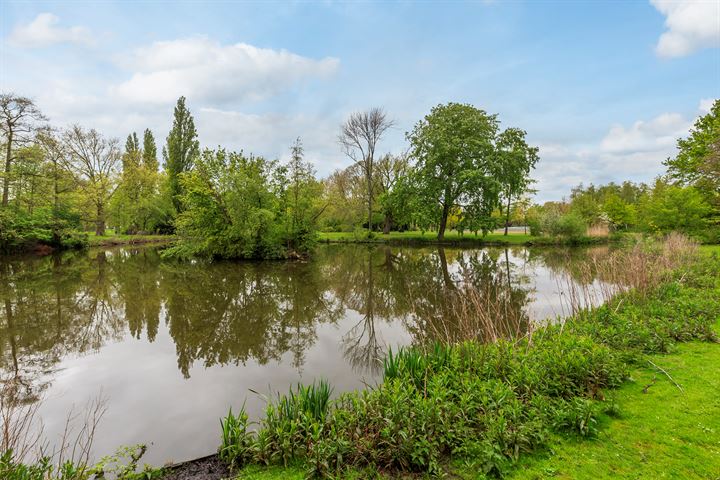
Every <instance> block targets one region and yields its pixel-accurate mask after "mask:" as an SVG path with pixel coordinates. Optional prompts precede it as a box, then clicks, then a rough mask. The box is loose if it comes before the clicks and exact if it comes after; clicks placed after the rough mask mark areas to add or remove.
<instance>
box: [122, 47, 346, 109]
mask: <svg viewBox="0 0 720 480" xmlns="http://www.w3.org/2000/svg"><path fill="white" fill-rule="evenodd" d="M338 63H339V62H338V60H337V59H335V58H329V57H328V58H323V59H321V60H315V59H311V58H307V57H303V56H300V55H297V54H294V53H291V52H288V51H286V50H273V49H269V48H258V47H254V46H252V45H248V44H245V43H237V44H234V45H221V44H220V43H218V42H216V41H213V40H210V39H209V38H207V37H205V36H198V37H192V38H186V39H180V40H173V41H165V42H156V43H153V44H152V45H150V46H147V47H142V48H138V49H137V50H135V51H134V52H133V53H132V54H131V55H129V56H127V57H125V58H123V59H121V61H120V64H121V65H122V66H123V67H125V68H126V69H129V70H131V71H133V72H134V73H133V74H132V77H131V78H130V79H129V80H127V81H126V82H123V83H121V84H120V85H117V86H115V87H113V88H112V89H111V93H114V94H117V95H119V96H120V97H122V98H124V99H126V100H130V101H135V102H150V103H167V102H171V101H174V100H176V99H177V98H178V97H179V96H181V95H185V96H187V97H189V98H193V99H194V100H196V101H200V102H206V103H211V104H220V103H227V102H233V101H242V100H260V99H264V98H267V97H270V96H272V95H275V94H277V93H279V92H281V91H283V90H285V89H287V88H289V87H291V86H293V85H295V84H297V83H298V82H300V81H302V80H304V79H307V78H313V77H326V76H329V75H331V74H333V73H334V72H335V71H336V70H337V67H338Z"/></svg>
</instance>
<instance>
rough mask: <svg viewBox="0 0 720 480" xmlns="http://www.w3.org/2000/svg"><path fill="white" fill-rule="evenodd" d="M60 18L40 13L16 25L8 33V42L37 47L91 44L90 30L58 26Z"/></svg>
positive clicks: (20, 45)
mask: <svg viewBox="0 0 720 480" xmlns="http://www.w3.org/2000/svg"><path fill="white" fill-rule="evenodd" d="M58 23H60V19H59V18H58V17H57V16H56V15H53V14H52V13H41V14H39V15H38V16H37V17H35V19H34V20H33V21H32V22H30V23H28V24H26V25H18V26H16V27H15V29H14V30H13V31H12V32H11V33H10V36H9V37H8V42H9V43H10V44H12V45H15V46H17V47H26V48H37V47H47V46H50V45H55V44H58V43H74V44H77V45H86V46H88V45H92V44H93V38H92V35H91V34H90V30H88V29H87V28H85V27H78V26H76V27H69V28H63V27H60V26H58Z"/></svg>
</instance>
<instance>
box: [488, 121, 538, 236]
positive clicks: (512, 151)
mask: <svg viewBox="0 0 720 480" xmlns="http://www.w3.org/2000/svg"><path fill="white" fill-rule="evenodd" d="M526 135H527V133H526V132H525V131H524V130H520V129H519V128H508V129H506V130H504V131H503V132H502V133H500V134H499V135H498V138H497V141H496V149H497V155H498V157H499V158H498V160H499V161H498V168H499V170H498V172H497V174H496V175H497V177H498V178H499V179H500V183H501V185H502V186H501V190H500V191H501V197H502V198H501V202H500V204H501V206H503V207H504V208H505V234H507V227H508V226H509V224H510V215H511V212H512V201H513V200H514V199H519V198H520V197H521V196H522V195H523V194H525V193H527V192H528V189H529V186H530V184H531V182H532V180H531V179H530V171H531V170H532V169H533V168H535V164H536V163H537V161H538V148H537V147H530V146H529V145H528V144H527V142H526V141H525V136H526Z"/></svg>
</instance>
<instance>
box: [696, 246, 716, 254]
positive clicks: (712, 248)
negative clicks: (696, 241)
mask: <svg viewBox="0 0 720 480" xmlns="http://www.w3.org/2000/svg"><path fill="white" fill-rule="evenodd" d="M700 250H701V251H703V252H707V253H717V254H718V255H720V245H701V246H700Z"/></svg>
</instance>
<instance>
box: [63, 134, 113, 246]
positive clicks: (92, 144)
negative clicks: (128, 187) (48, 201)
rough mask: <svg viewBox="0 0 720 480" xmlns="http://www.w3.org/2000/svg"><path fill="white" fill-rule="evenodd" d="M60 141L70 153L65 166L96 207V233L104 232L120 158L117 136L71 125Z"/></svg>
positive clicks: (103, 233)
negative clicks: (103, 134) (106, 209)
mask: <svg viewBox="0 0 720 480" xmlns="http://www.w3.org/2000/svg"><path fill="white" fill-rule="evenodd" d="M63 144H64V145H65V148H66V149H67V153H68V155H69V161H68V163H67V166H68V168H69V170H70V171H71V172H72V173H73V174H74V175H75V176H76V177H77V179H78V184H79V186H80V189H81V190H83V191H84V192H85V193H86V194H87V197H88V200H90V201H91V202H92V204H93V207H94V209H95V219H94V221H95V234H96V235H105V208H106V206H107V204H108V202H109V201H110V199H111V198H112V196H113V194H114V193H115V190H116V189H117V174H118V166H119V164H120V161H121V159H122V154H121V152H120V147H119V146H118V140H117V139H115V138H112V139H106V138H104V137H103V136H102V135H101V134H100V133H98V132H97V131H96V130H95V129H90V130H85V129H83V128H82V127H80V126H79V125H74V126H73V127H72V128H70V129H69V130H66V131H65V133H64V134H63Z"/></svg>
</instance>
